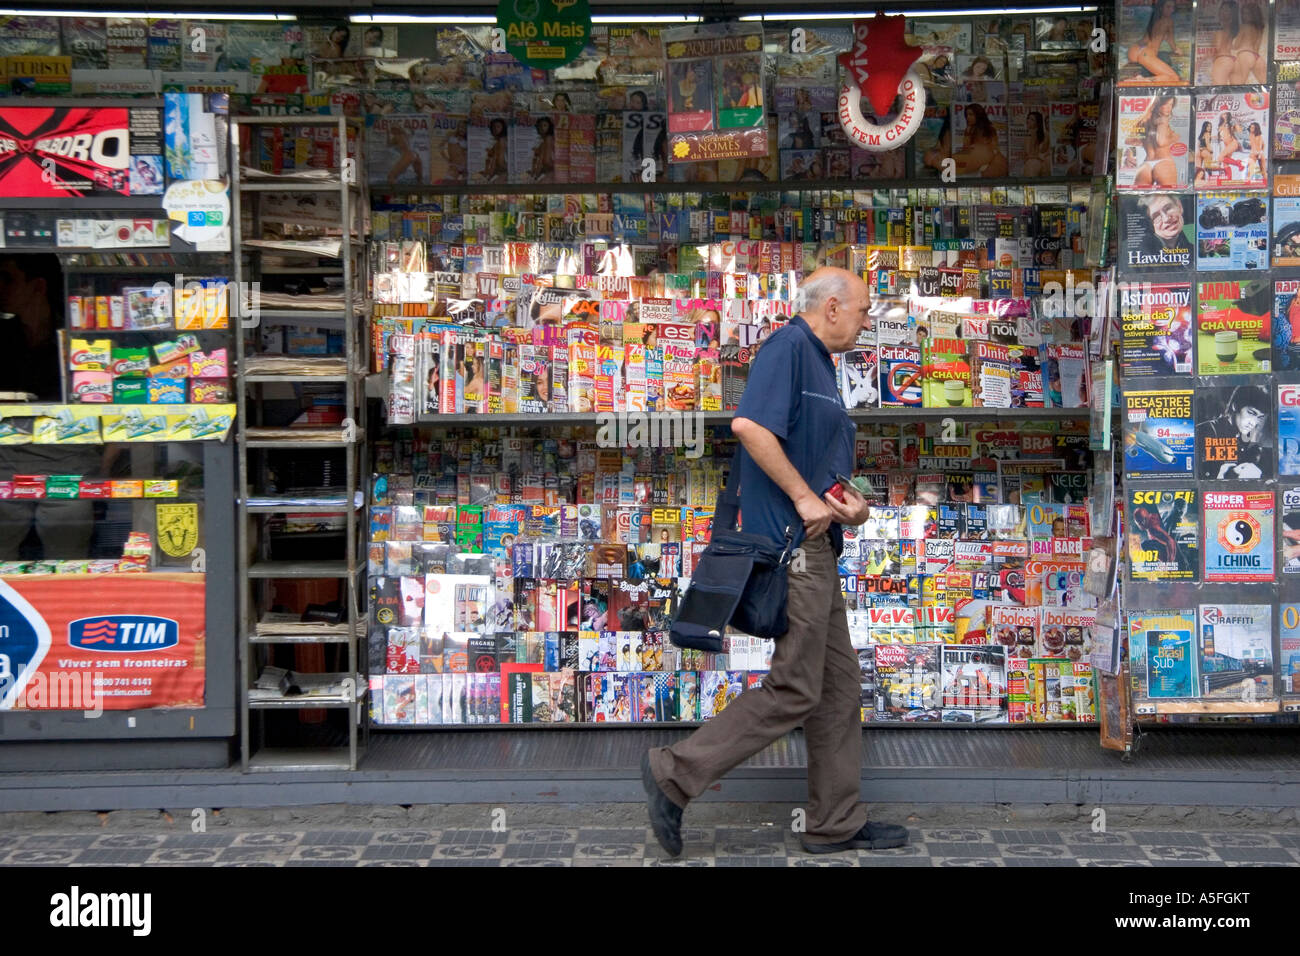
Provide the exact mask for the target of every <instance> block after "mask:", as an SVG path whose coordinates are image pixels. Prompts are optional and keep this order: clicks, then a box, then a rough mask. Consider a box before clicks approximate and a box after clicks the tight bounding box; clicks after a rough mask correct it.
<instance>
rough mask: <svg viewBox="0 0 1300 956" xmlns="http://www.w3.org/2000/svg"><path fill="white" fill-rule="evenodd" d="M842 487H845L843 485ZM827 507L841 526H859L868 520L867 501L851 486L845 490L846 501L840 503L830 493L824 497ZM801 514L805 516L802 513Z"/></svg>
mask: <svg viewBox="0 0 1300 956" xmlns="http://www.w3.org/2000/svg"><path fill="white" fill-rule="evenodd" d="M840 487H843V485H841V486H840ZM822 500H823V501H824V502H826V506H827V507H828V508H830V510H831V514H832V515H833V516H834V518H835V520H836V521H838V522H839V523H840V524H851V525H859V524H862V522H864V521H866V520H867V508H868V507H870V506H869V505H868V504H867V499H866V498H864V497H862V495H861V494H859V493H858V489H856V488H854V487H853V486H852V485H850V486H849V487H847V488H844V500H843V501H842V502H841V501H839V500H838V499H837V498H836V497H835V496H834V495H832V494H831V493H830V492H829V491H828V492H826V494H825V495H824V496H822ZM800 514H803V512H802V511H801V512H800Z"/></svg>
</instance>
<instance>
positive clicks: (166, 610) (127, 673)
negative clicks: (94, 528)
mask: <svg viewBox="0 0 1300 956" xmlns="http://www.w3.org/2000/svg"><path fill="white" fill-rule="evenodd" d="M204 598H205V591H204V575H202V574H188V573H186V574H182V573H176V574H172V573H148V574H33V575H10V576H6V577H3V578H0V710H82V711H99V710H142V709H145V708H150V707H202V706H203V694H204V662H205V660H206V656H207V654H206V637H207V634H206V623H205V616H204V615H205V600H204Z"/></svg>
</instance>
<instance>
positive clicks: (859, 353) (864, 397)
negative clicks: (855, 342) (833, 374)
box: [839, 349, 880, 409]
mask: <svg viewBox="0 0 1300 956" xmlns="http://www.w3.org/2000/svg"><path fill="white" fill-rule="evenodd" d="M839 378H840V397H841V398H842V399H843V401H844V407H845V408H849V409H852V408H876V407H878V406H879V404H880V371H879V369H878V368H877V363H876V350H875V349H854V350H851V351H848V352H845V353H844V354H843V355H842V356H840V367H839Z"/></svg>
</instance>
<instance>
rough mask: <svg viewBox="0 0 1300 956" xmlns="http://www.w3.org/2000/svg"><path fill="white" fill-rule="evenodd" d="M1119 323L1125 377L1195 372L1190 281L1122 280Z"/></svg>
mask: <svg viewBox="0 0 1300 956" xmlns="http://www.w3.org/2000/svg"><path fill="white" fill-rule="evenodd" d="M1119 324H1120V343H1119V364H1120V373H1121V375H1122V376H1123V377H1124V378H1130V377H1137V376H1144V375H1187V374H1190V373H1191V371H1192V287H1191V285H1190V284H1189V283H1186V282H1172V283H1151V282H1142V283H1137V282H1125V283H1121V284H1120V286H1119Z"/></svg>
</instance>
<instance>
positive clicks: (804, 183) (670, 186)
mask: <svg viewBox="0 0 1300 956" xmlns="http://www.w3.org/2000/svg"><path fill="white" fill-rule="evenodd" d="M1091 181H1092V178H1091V177H1079V176H1050V177H1044V178H1042V179H1035V180H1024V179H1011V178H1003V179H970V180H962V181H959V182H955V183H945V182H941V181H940V180H939V179H938V178H934V179H873V180H865V181H864V180H860V179H859V180H844V179H835V180H832V179H816V180H808V179H805V180H794V181H779V182H752V183H751V182H745V183H737V182H725V183H672V182H654V183H509V184H507V183H500V184H494V183H458V184H456V185H452V186H429V185H423V184H404V183H371V184H370V190H371V192H372V193H375V194H381V193H398V194H401V193H406V194H408V195H439V194H443V195H451V196H463V195H484V196H527V195H530V194H538V195H551V194H555V193H762V192H833V191H841V192H850V191H853V190H865V189H1000V188H1001V189H1004V188H1007V187H1025V186H1028V187H1037V186H1063V185H1080V186H1083V185H1087V184H1088V183H1090V182H1091Z"/></svg>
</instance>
